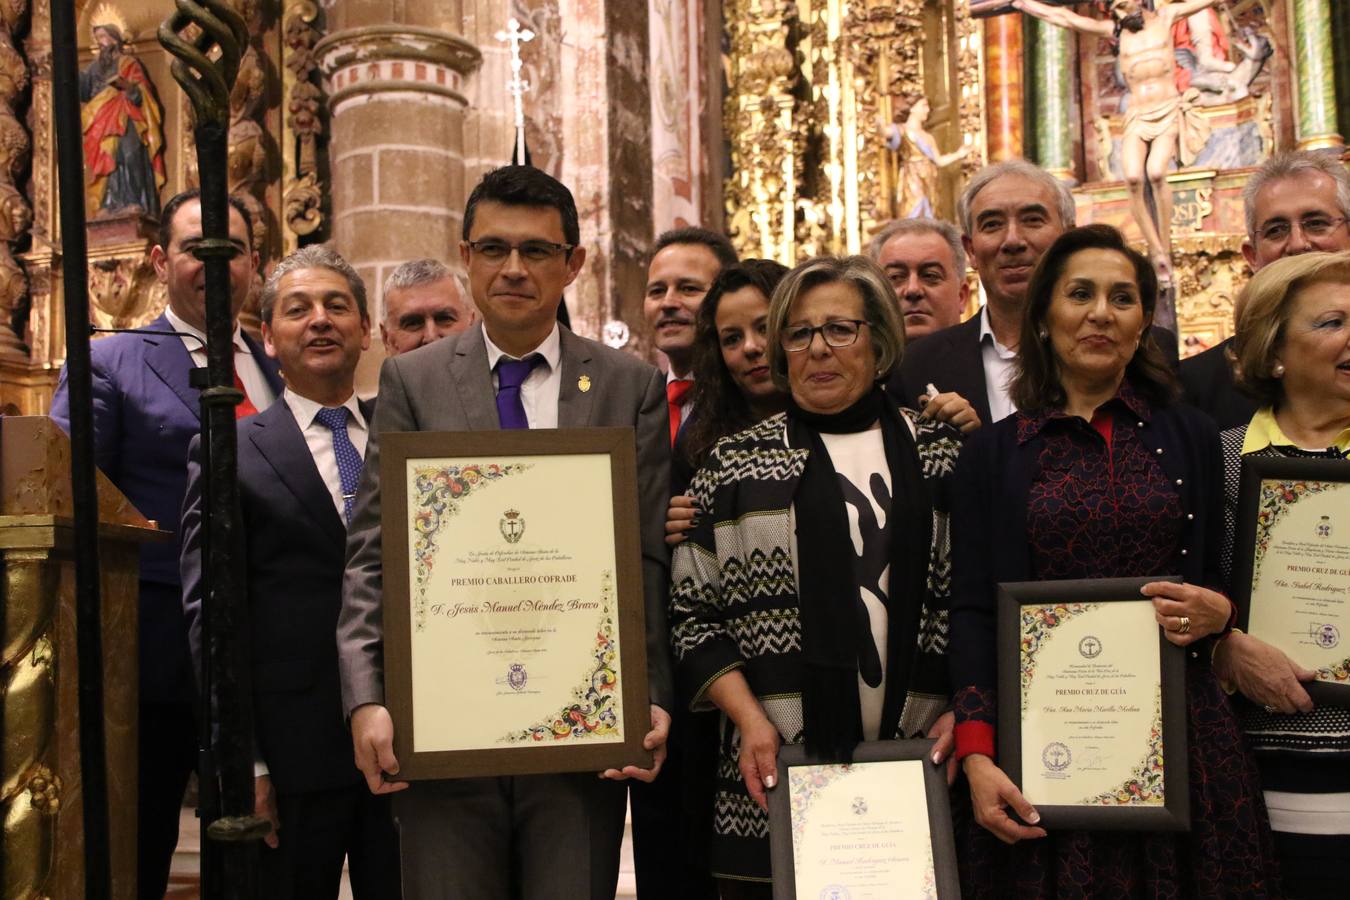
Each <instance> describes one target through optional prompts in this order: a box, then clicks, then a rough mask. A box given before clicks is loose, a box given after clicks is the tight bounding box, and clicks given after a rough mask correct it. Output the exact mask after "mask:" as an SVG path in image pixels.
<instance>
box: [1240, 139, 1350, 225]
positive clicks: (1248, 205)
mask: <svg viewBox="0 0 1350 900" xmlns="http://www.w3.org/2000/svg"><path fill="white" fill-rule="evenodd" d="M1305 172H1320V173H1321V174H1323V175H1325V176H1327V177H1328V178H1330V179H1331V180H1332V181H1333V182H1334V183H1335V185H1336V205H1337V206H1339V207H1340V208H1341V214H1342V215H1344V216H1345V217H1346V218H1348V219H1350V171H1347V170H1346V168H1345V164H1344V163H1342V162H1341V161H1340V159H1338V158H1337V157H1335V156H1333V155H1331V154H1328V153H1318V152H1315V151H1312V150H1291V151H1289V152H1288V153H1281V154H1280V155H1279V156H1272V157H1271V158H1270V159H1268V160H1266V161H1265V162H1264V163H1263V164H1262V165H1261V168H1259V169H1257V170H1256V172H1255V173H1253V175H1252V177H1251V178H1249V179H1247V184H1246V186H1245V187H1244V188H1243V189H1242V212H1243V215H1244V217H1245V219H1246V224H1247V240H1249V241H1251V242H1252V243H1256V226H1257V225H1259V224H1260V223H1259V222H1257V221H1256V195H1257V194H1259V193H1260V192H1261V188H1263V187H1265V186H1266V185H1268V184H1270V183H1271V182H1272V181H1282V180H1283V179H1285V178H1295V177H1297V176H1299V175H1302V174H1304V173H1305Z"/></svg>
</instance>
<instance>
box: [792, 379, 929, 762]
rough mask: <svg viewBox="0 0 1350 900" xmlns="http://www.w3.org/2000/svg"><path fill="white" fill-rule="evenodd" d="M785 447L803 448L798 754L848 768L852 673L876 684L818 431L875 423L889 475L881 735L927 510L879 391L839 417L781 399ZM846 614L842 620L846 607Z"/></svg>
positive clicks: (901, 680) (911, 636)
mask: <svg viewBox="0 0 1350 900" xmlns="http://www.w3.org/2000/svg"><path fill="white" fill-rule="evenodd" d="M787 415H788V441H789V443H790V444H791V445H792V446H793V447H796V448H804V449H807V450H809V451H810V455H809V456H808V458H807V461H806V468H805V469H804V470H803V472H802V477H801V481H800V482H799V483H798V486H797V493H796V495H795V496H794V497H793V502H794V504H795V508H796V517H797V573H798V581H799V583H800V585H801V620H802V655H803V657H804V660H805V664H806V672H805V679H804V684H803V687H802V718H803V726H804V739H805V742H806V750H807V752H808V753H811V754H813V755H816V756H818V757H821V758H825V759H830V760H835V761H840V762H850V761H851V760H852V758H853V748H854V746H855V745H856V744H857V743H858V742H859V741H860V740H862V711H861V707H860V703H859V699H858V676H859V674H861V675H862V676H863V678H864V680H865V681H866V682H867V683H869V684H879V683H880V680H881V668H880V660H879V659H878V658H877V654H876V649H875V648H876V645H875V644H874V642H873V640H872V631H871V627H870V624H869V621H870V620H869V617H868V615H867V609H866V607H865V606H864V605H863V601H862V596H861V593H860V592H859V590H858V584H857V578H856V577H855V575H854V572H853V564H852V560H853V557H854V555H855V554H854V550H853V544H852V540H851V539H850V537H849V526H848V514H847V511H846V509H845V504H844V493H843V491H842V490H841V489H840V487H839V476H838V475H837V474H836V472H835V470H834V464H833V463H832V462H831V461H830V454H829V452H828V451H827V450H826V449H825V444H824V442H823V441H822V440H821V438H820V434H821V432H825V433H827V434H843V433H851V432H859V431H866V430H867V429H869V428H871V427H872V425H873V424H875V423H876V422H877V420H878V419H880V420H881V434H882V443H883V445H884V446H885V448H886V464H887V467H888V468H889V470H890V473H891V511H890V536H891V546H890V587H889V590H888V591H887V592H886V593H887V595H888V596H887V601H886V610H887V616H888V619H889V627H888V628H887V633H888V637H887V661H888V664H889V665H888V667H887V671H889V673H890V680H889V683H888V685H887V688H886V697H885V700H884V705H883V709H882V726H881V727H882V732H881V736H882V737H883V738H885V737H889V736H890V735H891V734H893V733H894V729H895V728H896V726H897V724H898V723H899V719H900V713H901V710H902V707H903V705H904V698H905V693H906V691H905V688H906V685H907V684H908V681H909V676H910V668H911V665H912V663H913V659H914V650H915V644H916V635H915V629H916V628H917V626H918V621H919V614H920V610H921V608H922V605H923V598H924V596H925V594H926V592H927V587H928V557H929V553H930V552H931V544H932V539H933V538H932V531H933V512H932V504H931V501H930V499H929V496H928V489H927V486H926V485H925V483H924V480H923V472H922V470H921V468H920V466H919V455H918V450H917V449H916V448H915V445H914V437H913V435H911V434H910V430H909V426H908V425H907V424H906V423H905V422H904V420H903V419H902V418H901V416H900V413H899V411H898V410H897V409H896V407H895V405H894V403H892V402H891V401H890V400H888V399H887V397H886V395H885V393H884V392H883V391H882V390H881V389H880V388H873V390H872V391H871V392H870V393H868V394H866V395H865V396H864V397H863V398H862V399H860V400H859V401H858V402H857V403H855V404H853V405H852V406H850V407H849V408H848V409H845V410H843V411H842V412H838V413H834V414H830V415H822V414H819V413H811V412H807V411H806V410H804V409H802V408H801V407H799V406H797V404H796V403H793V402H792V401H790V400H789V402H788V412H787ZM849 610H851V611H852V614H849V613H848V612H847V611H849Z"/></svg>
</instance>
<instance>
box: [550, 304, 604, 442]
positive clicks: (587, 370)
mask: <svg viewBox="0 0 1350 900" xmlns="http://www.w3.org/2000/svg"><path fill="white" fill-rule="evenodd" d="M558 335H559V337H560V338H561V341H560V343H561V345H562V352H561V354H560V355H561V360H560V363H561V365H562V383H561V384H560V385H558V427H559V428H585V427H586V426H587V425H589V424H590V422H591V405H592V404H593V402H594V399H595V394H596V391H597V389H598V388H599V384H598V383H597V382H598V381H599V378H598V375H597V373H596V367H595V358H594V357H593V356H592V354H591V349H590V347H588V346H587V345H586V343H585V342H584V341H582V340H581V339H580V338H578V337H577V336H576V335H574V334H573V333H572V332H570V331H568V330H567V329H566V328H563V327H561V326H559V328H558ZM583 386H584V387H585V390H582V388H583Z"/></svg>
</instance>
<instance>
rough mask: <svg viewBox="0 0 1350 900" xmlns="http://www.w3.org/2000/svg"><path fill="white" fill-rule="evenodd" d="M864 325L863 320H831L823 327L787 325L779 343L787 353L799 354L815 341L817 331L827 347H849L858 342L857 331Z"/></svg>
mask: <svg viewBox="0 0 1350 900" xmlns="http://www.w3.org/2000/svg"><path fill="white" fill-rule="evenodd" d="M866 324H867V322H866V321H864V320H863V319H831V320H830V321H829V322H826V323H825V324H824V325H816V326H815V327H812V326H810V325H789V326H788V327H787V328H785V329H783V335H782V337H781V338H780V341H779V342H780V343H781V344H782V345H783V349H784V350H786V351H787V352H789V353H800V352H802V351H803V350H805V349H806V348H807V347H810V346H811V342H812V341H813V340H815V339H816V332H817V331H819V332H820V336H821V338H822V339H823V340H824V341H825V345H826V346H827V347H835V348H839V347H851V346H853V343H854V342H855V341H857V340H858V331H859V329H861V328H862V326H864V325H866Z"/></svg>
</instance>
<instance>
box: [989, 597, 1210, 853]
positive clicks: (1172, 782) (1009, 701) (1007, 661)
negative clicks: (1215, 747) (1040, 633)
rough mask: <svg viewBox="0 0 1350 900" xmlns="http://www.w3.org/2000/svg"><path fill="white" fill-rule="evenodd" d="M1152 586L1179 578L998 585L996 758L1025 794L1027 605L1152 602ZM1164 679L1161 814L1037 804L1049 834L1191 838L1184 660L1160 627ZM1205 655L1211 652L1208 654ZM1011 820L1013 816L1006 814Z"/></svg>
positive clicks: (1145, 810) (1156, 810) (1134, 809)
mask: <svg viewBox="0 0 1350 900" xmlns="http://www.w3.org/2000/svg"><path fill="white" fill-rule="evenodd" d="M1155 581H1172V582H1177V583H1180V582H1181V578H1180V576H1176V575H1166V576H1159V577H1156V578H1092V579H1072V580H1065V581H1021V582H1011V583H1005V584H1000V585H999V586H998V754H999V759H998V762H999V766H1000V767H1001V768H1002V769H1003V771H1004V772H1005V773H1006V774H1007V776H1008V777H1009V778H1010V779H1012V782H1013V784H1015V785H1017V788H1018V790H1021V789H1022V691H1021V677H1020V662H1021V634H1020V630H1019V628H1018V621H1019V618H1020V615H1021V607H1022V606H1023V605H1028V606H1029V605H1040V604H1053V603H1082V602H1091V603H1115V602H1126V601H1134V602H1142V603H1149V602H1151V601H1150V600H1149V598H1147V597H1145V596H1143V595H1142V594H1140V593H1139V589H1140V588H1142V587H1143V586H1144V585H1146V584H1149V583H1151V582H1155ZM1158 648H1159V661H1160V663H1161V670H1162V671H1161V673H1160V677H1161V679H1162V718H1163V745H1164V753H1165V754H1166V759H1167V760H1180V761H1181V764H1180V765H1167V764H1166V762H1164V766H1163V793H1164V794H1165V795H1166V796H1165V800H1164V804H1163V806H1161V807H1150V808H1139V807H1115V806H1076V805H1055V804H1045V803H1036V802H1035V801H1034V800H1033V801H1032V803H1033V805H1034V806H1035V807H1036V811H1037V812H1038V813H1040V816H1041V818H1040V821H1039V822H1037V823H1036V824H1038V825H1040V826H1041V827H1044V828H1053V829H1078V830H1092V831H1099V830H1101V831H1189V830H1190V818H1191V814H1190V809H1191V804H1190V765H1189V758H1190V757H1189V755H1188V754H1189V748H1188V741H1187V738H1186V653H1185V651H1184V650H1183V649H1182V648H1181V647H1178V646H1177V645H1175V644H1173V643H1171V642H1170V641H1168V640H1167V637H1166V636H1165V635H1164V634H1163V630H1162V628H1161V627H1159V628H1158ZM1204 652H1208V651H1207V650H1206V651H1204ZM1009 814H1010V815H1011V814H1012V813H1011V810H1010V811H1009Z"/></svg>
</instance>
